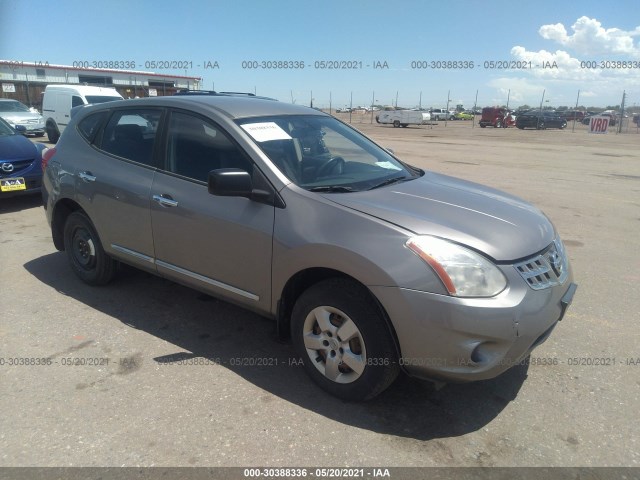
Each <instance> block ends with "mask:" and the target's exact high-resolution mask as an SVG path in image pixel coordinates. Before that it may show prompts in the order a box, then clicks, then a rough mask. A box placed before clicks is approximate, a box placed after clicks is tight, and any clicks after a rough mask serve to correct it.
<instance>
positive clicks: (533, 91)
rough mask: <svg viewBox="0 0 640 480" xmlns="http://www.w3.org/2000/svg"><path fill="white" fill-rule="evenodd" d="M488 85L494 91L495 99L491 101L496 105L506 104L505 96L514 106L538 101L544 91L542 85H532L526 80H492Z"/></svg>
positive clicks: (506, 78) (502, 78)
mask: <svg viewBox="0 0 640 480" xmlns="http://www.w3.org/2000/svg"><path fill="white" fill-rule="evenodd" d="M488 85H489V86H490V87H493V88H495V89H496V93H497V98H493V99H492V101H493V103H495V104H496V105H498V104H499V105H502V104H505V103H507V96H509V102H512V103H515V104H520V103H530V102H532V101H534V99H535V98H538V100H539V99H540V98H541V97H542V92H543V90H544V89H545V87H544V86H543V85H541V84H538V83H532V82H531V81H530V80H529V79H528V78H509V77H500V78H494V79H493V80H491V81H490V82H489V84H488Z"/></svg>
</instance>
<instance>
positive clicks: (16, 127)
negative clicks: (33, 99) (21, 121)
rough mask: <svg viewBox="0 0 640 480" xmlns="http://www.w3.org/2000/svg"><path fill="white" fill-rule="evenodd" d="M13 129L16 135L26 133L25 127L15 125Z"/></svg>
mask: <svg viewBox="0 0 640 480" xmlns="http://www.w3.org/2000/svg"><path fill="white" fill-rule="evenodd" d="M14 128H15V130H16V132H18V133H24V132H26V131H27V127H25V126H24V125H16V126H15V127H14Z"/></svg>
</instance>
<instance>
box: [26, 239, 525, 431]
mask: <svg viewBox="0 0 640 480" xmlns="http://www.w3.org/2000/svg"><path fill="white" fill-rule="evenodd" d="M24 267H25V269H26V270H27V271H28V272H29V273H31V274H32V275H34V276H35V277H36V278H37V279H38V280H40V281H41V282H43V283H44V284H46V285H48V286H50V287H52V288H54V289H55V290H57V291H58V292H60V294H62V295H65V296H69V297H71V298H73V299H75V300H78V301H80V302H82V303H84V304H86V305H88V306H90V307H91V308H93V309H96V310H98V311H100V312H102V313H104V314H106V315H109V316H111V317H114V318H116V319H118V320H120V321H121V322H123V323H124V324H126V325H128V326H130V327H131V328H135V329H138V330H142V331H145V332H147V333H149V334H151V335H154V336H155V337H158V338H160V339H162V340H165V341H167V342H169V343H171V344H174V345H177V346H179V348H177V349H176V352H175V353H173V354H171V355H165V356H162V357H157V356H154V354H153V352H143V361H144V362H146V361H148V362H158V363H160V362H177V361H180V360H185V359H191V358H206V359H210V360H211V361H215V362H217V363H220V364H222V365H223V366H225V367H226V368H229V369H230V370H232V371H233V372H235V373H236V374H238V375H240V376H241V377H242V378H244V379H245V380H247V381H249V382H251V383H253V384H254V385H256V386H258V387H259V388H261V389H263V390H265V391H266V392H269V393H271V394H273V395H276V396H278V397H280V398H282V399H284V400H286V401H289V402H292V403H294V404H296V405H299V406H301V407H303V408H306V409H308V410H310V411H313V412H315V413H319V414H321V415H324V416H325V417H327V418H330V419H332V420H335V421H338V422H341V423H344V424H346V425H352V426H355V427H358V428H364V429H367V430H371V431H374V432H378V433H384V434H391V435H395V436H399V437H407V438H414V439H419V440H430V439H434V438H443V437H452V436H459V435H464V434H466V433H469V432H472V431H475V430H478V429H481V428H483V427H484V426H485V425H487V424H488V423H489V422H491V420H493V419H494V418H495V417H496V416H497V415H498V414H499V413H500V412H501V411H502V410H503V409H504V408H505V407H506V406H507V405H508V404H509V402H510V401H512V400H513V399H515V398H516V396H517V394H518V391H519V390H520V387H521V386H522V383H523V381H524V380H525V378H526V376H527V367H526V366H517V367H515V368H512V369H511V370H509V371H508V372H506V373H505V374H504V375H502V376H500V377H499V378H496V379H493V380H488V381H482V382H476V383H472V384H462V385H447V386H445V387H444V388H442V389H441V390H438V391H436V390H435V389H434V388H433V387H432V385H431V384H430V383H428V382H423V381H420V380H417V379H412V378H408V377H406V376H404V375H401V376H400V378H399V380H398V381H397V382H396V383H395V384H394V385H392V386H391V387H390V388H389V389H388V390H387V391H386V392H384V393H383V394H382V395H380V396H379V397H377V398H375V399H373V400H372V401H369V402H365V403H349V402H344V401H342V400H339V399H336V398H334V397H332V396H330V395H328V394H326V393H324V391H322V390H320V389H319V388H318V387H316V386H315V384H313V382H312V381H311V380H310V379H309V377H307V375H306V373H305V372H304V369H303V367H302V366H301V365H299V364H298V362H297V358H296V356H295V353H294V350H293V348H292V346H291V345H290V344H289V343H286V342H283V341H280V340H279V339H278V338H277V337H276V335H275V328H274V323H273V322H272V321H271V320H268V319H265V318H263V317H260V316H258V315H255V314H253V313H251V312H248V311H246V310H244V309H241V308H239V307H236V306H234V305H231V304H229V303H226V302H223V301H219V300H216V299H214V298H212V297H210V296H207V295H203V294H201V293H199V292H197V291H195V290H192V289H189V288H186V287H182V286H179V285H177V284H175V283H173V282H170V281H168V280H165V279H161V278H158V277H155V276H154V275H151V274H147V273H145V272H141V271H138V270H136V269H132V268H125V269H124V271H122V272H121V273H120V275H119V276H118V278H117V279H116V280H115V281H114V282H113V283H111V284H110V285H108V286H106V287H89V286H87V285H85V284H83V283H82V282H81V281H80V280H78V279H77V278H76V276H75V275H74V274H73V273H72V272H71V270H70V268H69V266H68V265H67V259H66V255H65V254H64V253H61V252H58V253H52V254H49V255H45V256H42V257H40V258H37V259H35V260H32V261H30V262H28V263H26V264H25V265H24ZM259 359H264V360H262V361H261V363H263V365H255V363H256V362H260V360H259Z"/></svg>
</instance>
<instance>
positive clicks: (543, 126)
mask: <svg viewBox="0 0 640 480" xmlns="http://www.w3.org/2000/svg"><path fill="white" fill-rule="evenodd" d="M546 128H547V126H546V125H545V124H544V122H538V130H545V129H546Z"/></svg>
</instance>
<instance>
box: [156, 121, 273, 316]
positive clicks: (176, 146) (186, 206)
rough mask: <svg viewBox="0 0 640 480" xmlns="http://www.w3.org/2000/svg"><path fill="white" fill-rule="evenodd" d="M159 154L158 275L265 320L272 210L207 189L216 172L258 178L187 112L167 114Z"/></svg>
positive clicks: (213, 127) (221, 136) (215, 128)
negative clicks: (249, 310)
mask: <svg viewBox="0 0 640 480" xmlns="http://www.w3.org/2000/svg"><path fill="white" fill-rule="evenodd" d="M164 150H165V154H164V157H165V158H164V159H165V165H164V169H163V170H159V171H158V173H157V174H156V176H155V178H154V181H153V187H152V191H151V198H152V201H151V220H152V223H153V241H154V245H155V255H156V266H157V269H158V272H159V273H161V274H162V275H164V276H166V277H168V278H172V279H174V280H176V281H178V282H180V283H184V284H187V285H191V286H193V287H195V288H198V289H200V290H204V291H208V292H211V294H213V295H216V296H220V297H224V298H227V299H228V300H230V301H232V302H236V303H240V304H243V305H245V306H247V307H249V308H252V309H254V310H257V311H263V312H268V311H269V310H270V307H271V298H270V297H271V255H272V237H273V222H274V207H273V206H271V205H265V204H263V203H258V202H255V201H252V200H249V199H247V198H242V197H220V196H214V195H211V194H210V193H209V192H208V189H207V177H208V174H209V171H211V170H214V169H219V168H239V169H242V170H245V171H248V172H250V173H252V174H253V175H254V178H255V176H256V175H261V174H260V172H259V171H258V170H257V168H256V167H255V166H254V164H253V162H252V160H251V159H250V158H249V157H248V156H247V154H246V153H245V152H244V151H243V150H242V149H241V148H240V147H239V146H238V145H237V144H236V143H235V142H234V141H233V140H232V138H231V136H229V135H228V134H227V133H226V132H225V130H224V129H223V128H222V127H221V126H220V125H218V124H217V123H214V122H213V121H211V120H210V119H208V118H205V117H201V116H197V115H195V114H192V113H190V112H182V111H173V112H172V113H171V114H170V118H169V121H168V127H167V135H166V143H165V149H164Z"/></svg>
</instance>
